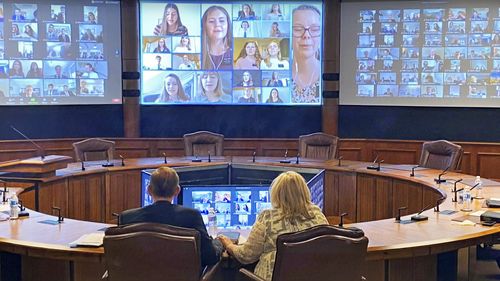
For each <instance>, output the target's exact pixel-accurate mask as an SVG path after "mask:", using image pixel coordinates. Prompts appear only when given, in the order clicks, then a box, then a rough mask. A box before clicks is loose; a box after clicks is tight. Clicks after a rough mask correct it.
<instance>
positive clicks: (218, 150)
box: [183, 131, 224, 156]
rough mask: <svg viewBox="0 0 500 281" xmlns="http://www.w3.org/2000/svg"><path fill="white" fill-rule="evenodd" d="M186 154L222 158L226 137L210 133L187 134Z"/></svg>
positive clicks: (185, 138)
mask: <svg viewBox="0 0 500 281" xmlns="http://www.w3.org/2000/svg"><path fill="white" fill-rule="evenodd" d="M183 138H184V152H185V153H186V156H207V155H208V154H209V153H210V155H212V156H222V155H223V153H224V135H221V134H217V133H212V132H209V131H198V132H194V133H190V134H185V135H184V136H183Z"/></svg>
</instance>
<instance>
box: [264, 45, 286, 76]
mask: <svg viewBox="0 0 500 281" xmlns="http://www.w3.org/2000/svg"><path fill="white" fill-rule="evenodd" d="M266 50H267V55H266V58H265V59H264V60H263V61H261V62H260V69H288V68H290V65H289V63H288V61H287V60H282V59H281V50H280V45H279V44H278V42H276V41H271V42H269V44H268V45H267V47H266Z"/></svg>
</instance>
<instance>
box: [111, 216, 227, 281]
mask: <svg viewBox="0 0 500 281" xmlns="http://www.w3.org/2000/svg"><path fill="white" fill-rule="evenodd" d="M200 253H201V252H200V233H199V232H198V231H197V230H195V229H188V228H182V227H176V226H171V225H166V224H158V223H138V224H129V225H122V226H117V227H111V228H108V229H107V230H106V235H105V236H104V256H105V259H106V269H107V280H108V281H145V280H147V281H166V280H184V281H200V280H211V279H212V278H213V277H214V274H215V272H216V270H217V266H218V264H217V266H213V267H211V268H210V270H208V271H205V274H203V275H202V274H201V271H200V266H201V255H200Z"/></svg>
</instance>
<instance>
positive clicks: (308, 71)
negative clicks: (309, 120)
mask: <svg viewBox="0 0 500 281" xmlns="http://www.w3.org/2000/svg"><path fill="white" fill-rule="evenodd" d="M292 14H293V20H292V35H293V39H292V48H293V64H294V65H293V67H292V79H293V81H292V83H293V84H292V85H293V86H292V87H293V88H292V89H293V90H292V102H296V103H316V102H319V88H320V77H321V73H320V72H321V63H320V61H319V52H320V50H319V48H320V42H321V13H320V11H319V10H318V8H316V7H314V6H311V5H300V6H298V7H297V8H295V9H294V10H293V13H292Z"/></svg>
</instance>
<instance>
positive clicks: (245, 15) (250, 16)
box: [237, 4, 257, 20]
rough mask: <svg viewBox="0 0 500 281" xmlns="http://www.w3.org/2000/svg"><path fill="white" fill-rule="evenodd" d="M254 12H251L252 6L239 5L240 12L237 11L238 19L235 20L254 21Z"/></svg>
mask: <svg viewBox="0 0 500 281" xmlns="http://www.w3.org/2000/svg"><path fill="white" fill-rule="evenodd" d="M255 19H257V18H256V17H255V12H254V11H253V10H252V6H250V4H243V5H241V11H238V19H237V20H255Z"/></svg>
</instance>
